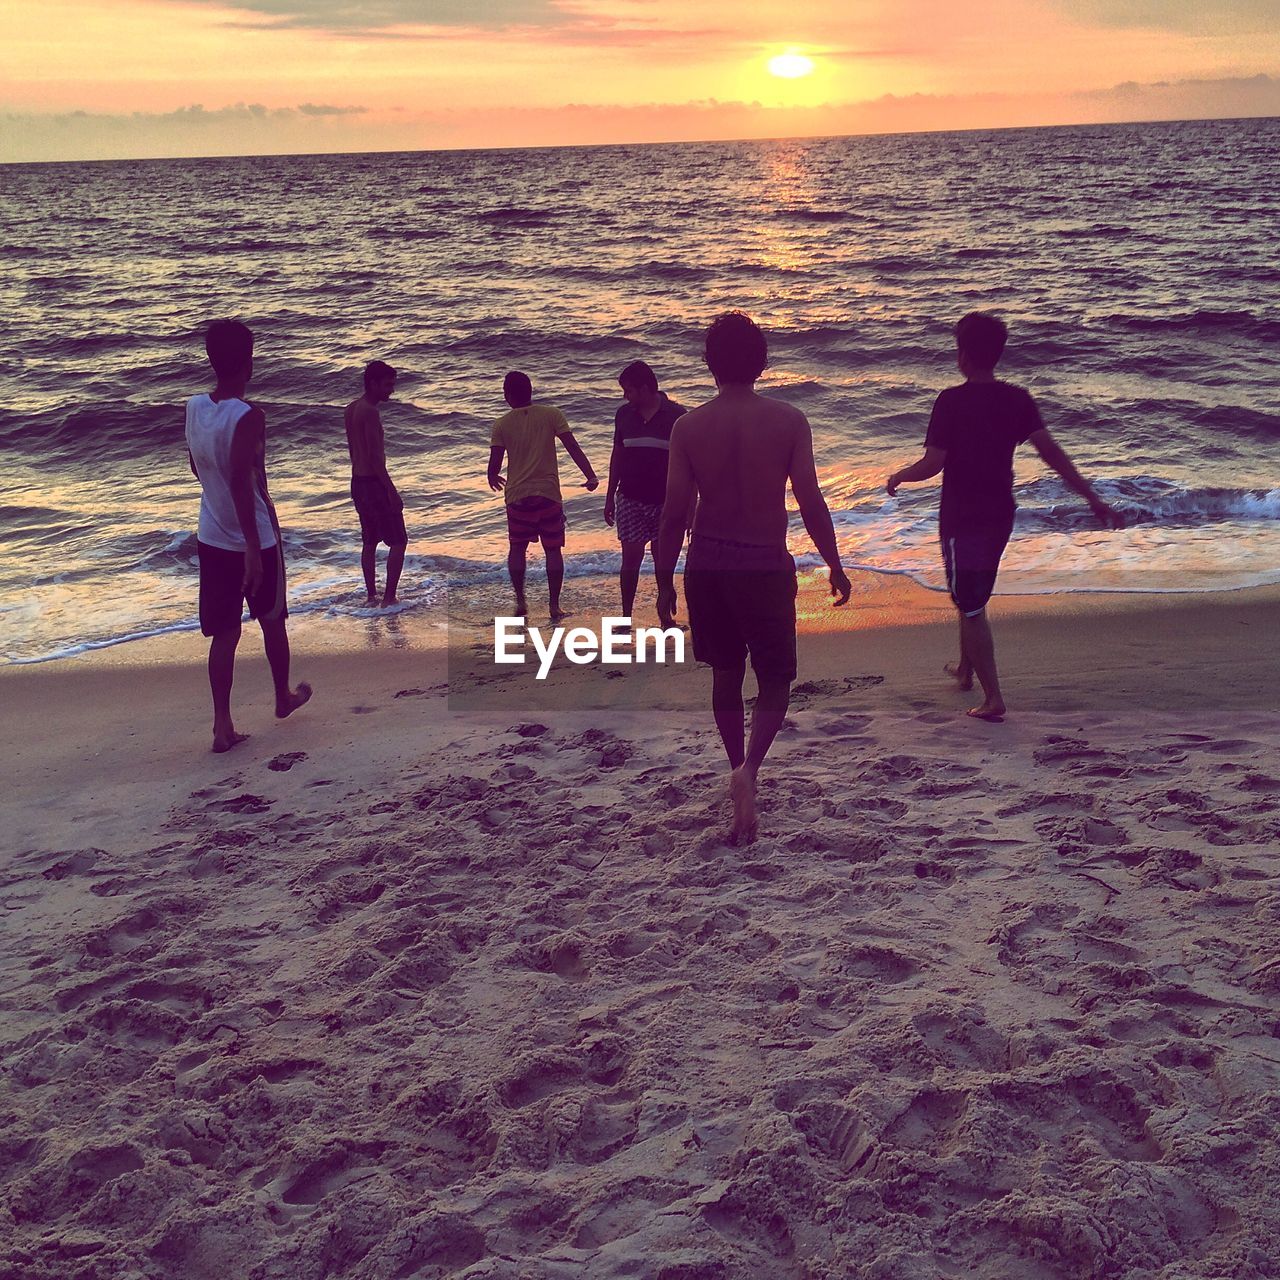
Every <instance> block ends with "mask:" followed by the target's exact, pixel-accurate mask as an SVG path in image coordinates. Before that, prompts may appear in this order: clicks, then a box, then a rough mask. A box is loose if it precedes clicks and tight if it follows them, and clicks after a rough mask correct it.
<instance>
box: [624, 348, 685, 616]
mask: <svg viewBox="0 0 1280 1280" xmlns="http://www.w3.org/2000/svg"><path fill="white" fill-rule="evenodd" d="M618 383H619V385H620V386H621V387H622V395H623V398H624V399H625V400H626V404H624V405H622V406H621V408H619V410H618V412H617V413H616V414H615V415H614V419H613V452H612V453H611V454H610V455H609V490H608V493H607V495H606V497H605V500H604V522H605V524H607V525H611V526H612V525H614V524H615V522H616V527H617V530H618V541H619V542H620V543H621V544H622V570H621V572H620V574H619V585H620V586H621V588H622V613H623V616H624V617H627V618H629V617H631V612H632V610H633V609H634V607H635V601H636V588H637V586H638V585H639V583H640V569H641V567H642V566H643V564H644V553H645V549H646V548H647V547H648V546H649V544H650V543H654V542H656V541H657V538H658V522H659V520H660V519H661V517H662V504H663V501H664V499H665V497H666V492H667V457H668V453H669V451H670V449H671V428H672V427H673V426H674V425H675V422H676V419H677V418H679V417H680V416H681V415H682V414H684V413H686V412H687V410H686V409H685V407H684V405H682V404H677V403H676V402H675V401H674V400H671V399H669V398H668V397H667V396H666V395H665V394H664V393H663V392H661V391H659V390H658V379H657V375H656V374H655V373H654V372H653V370H652V369H651V368H649V366H648V365H647V364H645V362H644V361H643V360H636V361H634V362H633V363H631V364H629V365H627V367H626V368H625V369H623V371H622V372H621V373H620V374H619V375H618ZM690 514H692V513H690ZM686 523H687V521H686Z"/></svg>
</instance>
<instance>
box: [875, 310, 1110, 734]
mask: <svg viewBox="0 0 1280 1280" xmlns="http://www.w3.org/2000/svg"><path fill="white" fill-rule="evenodd" d="M1008 336H1009V331H1008V329H1007V328H1006V327H1005V324H1004V321H1003V320H1000V319H998V318H997V317H996V316H993V315H987V314H986V313H984V312H981V311H973V312H970V313H969V315H967V316H965V317H964V319H962V320H961V321H960V323H959V324H958V325H956V350H957V356H956V363H957V365H958V366H959V368H960V372H961V373H963V374H964V377H965V380H964V382H963V384H961V385H960V386H958V387H948V388H947V390H945V391H944V392H942V394H941V395H940V396H938V399H937V400H936V401H935V403H934V406H933V415H932V417H930V419H929V430H928V433H927V434H926V436H925V442H924V456H923V457H922V458H921V459H920V460H919V461H918V462H915V463H913V464H912V465H911V466H909V467H904V468H903V469H902V470H901V471H895V472H894V473H893V475H891V476H890V477H889V479H888V480H887V481H886V483H885V488H886V489H887V490H888V491H889V494H890V495H891V496H892V495H895V494H896V493H897V491H898V486H899V485H902V484H912V483H915V482H916V481H919V480H929V479H931V478H932V477H933V476H936V475H937V474H938V472H939V471H941V472H942V503H941V508H940V511H939V515H938V534H939V537H940V539H941V541H942V559H943V563H944V564H945V566H946V570H947V587H948V588H949V590H950V592H951V599H952V602H953V603H954V604H955V606H956V609H957V610H958V611H959V614H960V661H959V662H958V663H956V665H955V666H948V667H947V672H948V673H949V674H950V675H951V676H953V677H954V678H955V680H956V682H957V683H958V684H959V685H960V687H961V688H962V689H972V688H973V677H974V676H975V675H977V677H978V683H979V684H980V685H981V686H982V691H983V694H984V695H985V696H984V698H983V700H982V702H981V703H980V704H979V705H978V706H976V707H971V708H970V709H969V712H968V714H969V715H971V716H974V717H976V718H977V719H979V720H995V721H999V720H1002V719H1004V713H1005V702H1004V696H1003V695H1002V694H1001V692H1000V679H999V676H998V674H997V672H996V655H995V645H994V642H993V641H992V638H991V625H990V623H988V621H987V612H986V610H987V601H988V600H990V599H991V593H992V591H994V590H995V585H996V574H997V572H998V571H999V568H1000V557H1001V556H1002V555H1003V554H1004V549H1005V546H1006V544H1007V543H1008V541H1009V535H1010V534H1011V533H1012V532H1013V518H1014V512H1015V510H1016V504H1015V502H1014V498H1013V454H1014V451H1015V450H1016V449H1017V447H1018V446H1019V445H1020V444H1022V443H1024V442H1026V441H1030V443H1031V444H1033V445H1035V447H1036V451H1037V452H1038V453H1039V454H1040V456H1041V457H1042V458H1043V459H1044V460H1045V462H1047V463H1048V464H1049V466H1051V467H1052V468H1053V469H1054V470H1055V471H1056V472H1057V473H1058V474H1059V475H1060V476H1061V477H1062V478H1063V480H1065V481H1066V482H1067V484H1068V485H1069V486H1070V487H1071V488H1072V489H1074V490H1075V491H1076V493H1078V494H1080V495H1081V497H1083V498H1084V499H1085V501H1086V502H1088V504H1089V506H1090V507H1091V508H1092V509H1093V513H1094V515H1096V516H1097V517H1098V518H1099V519H1100V520H1101V521H1102V522H1103V524H1104V525H1105V526H1106V527H1107V528H1109V529H1119V528H1122V527H1123V526H1124V520H1123V518H1122V517H1121V516H1120V514H1119V513H1118V512H1117V511H1115V510H1113V509H1112V508H1111V507H1110V506H1108V505H1107V504H1106V503H1105V502H1103V500H1102V499H1101V498H1100V497H1098V495H1097V494H1096V493H1095V492H1094V491H1093V488H1092V486H1091V485H1090V484H1089V482H1088V481H1087V480H1086V479H1085V478H1084V477H1083V476H1082V475H1081V474H1080V473H1079V472H1078V471H1077V470H1076V468H1075V466H1074V464H1073V463H1072V461H1071V459H1070V458H1069V457H1067V455H1066V453H1065V451H1064V450H1063V448H1062V446H1061V445H1060V444H1058V442H1057V441H1056V440H1055V439H1054V438H1053V437H1052V436H1051V435H1050V434H1049V432H1048V431H1047V430H1046V428H1045V426H1044V423H1043V422H1041V421H1040V411H1039V409H1037V408H1036V402H1035V401H1034V400H1033V399H1032V398H1031V395H1030V393H1029V392H1027V391H1025V390H1024V389H1023V388H1022V387H1016V386H1014V385H1013V384H1012V383H1010V382H1000V381H998V380H997V378H996V376H995V367H996V364H997V363H998V362H999V360H1000V357H1001V355H1002V354H1003V353H1004V345H1005V342H1006V340H1007V339H1008Z"/></svg>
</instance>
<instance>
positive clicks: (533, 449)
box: [489, 404, 569, 506]
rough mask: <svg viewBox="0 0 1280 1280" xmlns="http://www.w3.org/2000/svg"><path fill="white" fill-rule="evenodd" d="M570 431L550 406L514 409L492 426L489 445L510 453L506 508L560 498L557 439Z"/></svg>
mask: <svg viewBox="0 0 1280 1280" xmlns="http://www.w3.org/2000/svg"><path fill="white" fill-rule="evenodd" d="M568 430H569V420H568V419H567V418H566V417H565V416H564V414H563V413H561V412H560V410H559V409H553V408H552V407H551V406H550V405H549V404H530V405H526V406H525V407H524V408H523V409H512V410H511V412H510V413H507V414H504V415H503V416H502V417H501V418H499V419H498V421H497V422H495V423H494V424H493V435H492V437H491V438H490V441H489V443H490V444H491V445H494V446H498V445H501V447H502V448H503V449H505V450H506V451H507V487H506V489H505V490H504V491H503V497H504V498H505V499H506V502H507V505H508V506H510V505H511V504H512V503H513V502H520V501H521V500H522V499H524V498H535V497H537V498H550V499H551V500H552V501H553V502H562V501H563V499H562V498H561V497H560V467H559V464H558V462H557V460H556V437H557V436H561V435H563V434H564V433H565V432H566V431H568Z"/></svg>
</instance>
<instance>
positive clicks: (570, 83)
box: [0, 0, 1280, 161]
mask: <svg viewBox="0 0 1280 1280" xmlns="http://www.w3.org/2000/svg"><path fill="white" fill-rule="evenodd" d="M0 33H2V34H3V39H2V40H0V161H6V160H44V159H80V158H92V157H131V156H184V155H223V154H257V153H271V152H310V151H362V150H402V149H404V150H410V149H418V148H431V147H471V146H484V147H490V146H527V145H555V144H568V143H593V142H638V141H663V140H675V139H699V138H745V137H779V136H791V135H798V134H838V133H863V132H885V131H897V130H913V129H949V128H985V127H995V126H1003V125H1026V124H1059V123H1076V122H1095V121H1115V120H1144V119H1170V118H1184V117H1200V116H1255V115H1276V114H1280V22H1277V19H1276V0H971V3H956V2H955V0H755V2H754V3H752V2H751V0H745V2H744V0H239V2H238V3H231V2H229V0H110V2H109V3H106V4H104V3H103V2H102V0H38V2H37V0H0ZM786 55H798V57H796V56H792V57H791V58H790V60H789V61H784V62H783V63H781V64H779V65H780V68H781V69H782V70H789V71H792V72H795V71H804V70H805V69H806V63H805V62H804V61H803V59H808V60H809V63H811V64H812V69H811V70H810V71H808V74H801V75H793V76H791V77H790V78H788V77H785V76H780V75H776V74H773V73H772V72H771V71H770V69H769V64H770V62H771V60H773V59H776V58H778V57H779V56H784V57H785V56H786Z"/></svg>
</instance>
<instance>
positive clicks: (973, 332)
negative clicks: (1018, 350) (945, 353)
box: [956, 311, 1009, 369]
mask: <svg viewBox="0 0 1280 1280" xmlns="http://www.w3.org/2000/svg"><path fill="white" fill-rule="evenodd" d="M1008 340H1009V329H1008V326H1007V325H1006V324H1005V322H1004V321H1003V320H1001V319H1000V317H999V316H993V315H991V314H990V312H987V311H970V312H969V314H968V315H967V316H965V317H964V318H963V319H962V320H961V321H960V323H959V324H958V325H956V346H957V347H958V348H959V350H960V354H961V355H963V356H967V357H968V359H969V361H970V362H971V363H972V364H973V365H975V366H976V367H977V368H979V369H994V368H995V367H996V365H997V364H998V363H999V362H1000V357H1001V356H1002V355H1003V354H1004V344H1005V343H1006V342H1007V341H1008Z"/></svg>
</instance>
